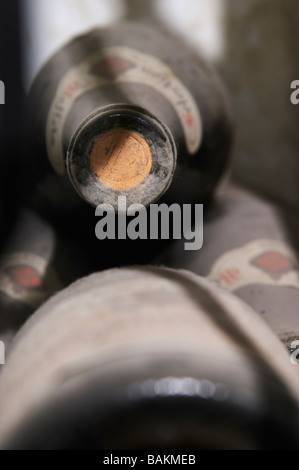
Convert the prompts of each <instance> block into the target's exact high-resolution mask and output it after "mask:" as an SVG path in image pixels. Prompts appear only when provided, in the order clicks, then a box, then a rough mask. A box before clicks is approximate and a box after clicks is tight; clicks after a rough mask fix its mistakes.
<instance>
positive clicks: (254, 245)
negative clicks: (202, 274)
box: [208, 239, 299, 291]
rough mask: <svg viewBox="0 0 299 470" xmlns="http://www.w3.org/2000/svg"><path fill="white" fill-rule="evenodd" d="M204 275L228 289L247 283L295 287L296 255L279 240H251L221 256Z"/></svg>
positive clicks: (298, 272)
mask: <svg viewBox="0 0 299 470" xmlns="http://www.w3.org/2000/svg"><path fill="white" fill-rule="evenodd" d="M208 278H209V279H211V280H214V281H217V282H218V283H219V284H221V285H222V286H223V287H225V288H226V289H228V290H230V291H235V290H236V289H239V288H240V287H243V286H247V285H250V284H268V285H274V286H287V287H293V288H295V289H299V263H298V255H297V254H296V253H295V251H294V250H292V249H291V248H290V247H289V246H288V245H287V244H286V243H284V242H283V241H279V240H268V239H260V240H254V241H253V242H251V243H248V244H247V245H245V246H242V247H241V248H237V249H235V250H232V251H229V252H227V253H225V254H224V255H223V256H221V257H220V258H219V259H218V260H217V261H216V263H215V264H214V266H213V267H212V269H211V271H210V273H209V275H208Z"/></svg>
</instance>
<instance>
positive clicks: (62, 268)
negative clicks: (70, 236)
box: [0, 208, 84, 348]
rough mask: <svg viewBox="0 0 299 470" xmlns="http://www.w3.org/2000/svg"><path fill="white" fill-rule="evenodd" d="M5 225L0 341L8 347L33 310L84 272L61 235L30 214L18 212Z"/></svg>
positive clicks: (0, 278) (0, 261)
mask: <svg viewBox="0 0 299 470" xmlns="http://www.w3.org/2000/svg"><path fill="white" fill-rule="evenodd" d="M6 222H7V219H5V220H4V223H3V226H4V227H5V228H6V229H7V233H6V234H5V236H4V237H3V238H4V240H3V246H2V247H1V257H0V312H1V313H0V340H2V341H4V343H5V346H6V348H8V347H9V345H10V342H11V340H12V338H13V336H14V334H15V333H16V331H17V330H18V329H19V328H20V326H21V325H22V324H23V323H24V322H25V320H26V319H27V318H28V317H29V316H30V315H31V314H32V313H33V312H34V310H36V309H37V308H38V307H39V306H40V305H41V304H42V303H43V302H44V301H45V300H46V299H47V298H48V297H50V296H51V295H53V294H55V293H56V292H57V291H59V290H60V289H62V288H63V287H64V286H66V285H68V284H69V283H70V282H72V281H74V280H75V279H76V278H78V277H79V276H82V272H84V271H83V266H78V265H77V264H76V262H74V261H73V258H74V256H72V255H73V253H72V248H70V247H66V246H67V245H66V243H65V242H64V241H63V240H62V236H61V234H59V236H58V234H57V232H56V231H54V230H53V228H52V227H51V226H50V225H49V224H48V223H47V222H46V221H45V220H42V219H41V218H39V217H38V216H36V215H35V214H34V213H33V212H32V211H29V210H27V209H24V208H23V209H21V210H19V212H17V213H16V214H15V217H14V223H11V227H9V228H8V227H7V226H8V225H9V224H8V223H6ZM75 254H76V259H77V261H78V259H81V256H80V255H79V254H77V253H75Z"/></svg>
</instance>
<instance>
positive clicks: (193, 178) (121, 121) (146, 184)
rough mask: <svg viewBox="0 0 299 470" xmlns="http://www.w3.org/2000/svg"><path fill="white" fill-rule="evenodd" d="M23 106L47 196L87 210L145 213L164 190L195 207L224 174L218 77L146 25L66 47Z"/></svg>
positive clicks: (226, 126) (224, 121)
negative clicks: (138, 208)
mask: <svg viewBox="0 0 299 470" xmlns="http://www.w3.org/2000/svg"><path fill="white" fill-rule="evenodd" d="M27 107H28V109H29V115H28V116H27V121H28V125H29V131H28V132H29V135H30V138H29V142H30V143H29V148H30V152H29V155H31V154H33V155H34V156H35V162H34V167H35V173H36V175H37V180H38V181H39V184H40V187H43V191H44V192H45V188H47V187H49V192H50V193H51V183H49V181H53V179H55V180H56V181H58V180H59V181H60V183H59V185H60V188H61V191H63V190H65V194H69V193H70V194H72V195H73V197H74V194H73V193H74V190H76V192H77V193H78V194H79V195H80V197H81V198H83V199H84V200H85V201H87V202H88V203H89V204H91V205H92V206H97V205H98V204H100V203H107V204H111V205H113V206H114V207H115V208H117V198H118V196H124V195H125V196H126V197H127V203H128V205H130V204H132V203H141V204H143V205H145V206H148V205H149V204H150V203H152V202H155V201H156V200H158V199H159V198H160V197H161V196H162V195H163V194H164V193H165V192H166V191H167V196H168V197H170V198H171V199H172V198H173V199H176V200H177V199H180V200H183V201H185V202H187V201H191V200H193V199H194V197H196V200H197V201H200V200H204V199H206V198H208V197H209V196H210V195H211V193H212V191H213V188H214V187H215V185H216V184H217V182H218V180H219V178H220V176H221V175H222V173H223V171H224V169H225V167H226V163H227V159H228V154H229V148H230V141H231V124H230V112H229V110H228V105H227V99H226V94H225V92H224V90H223V87H222V84H221V83H220V81H219V79H218V78H217V76H216V73H215V72H214V70H212V69H211V68H210V66H209V65H208V64H206V63H205V61H204V60H202V59H201V58H200V57H198V54H196V53H195V52H194V51H193V50H192V49H191V48H190V47H189V46H187V45H185V44H184V43H183V42H182V40H181V39H178V38H176V37H173V36H172V35H171V34H170V33H168V32H164V31H160V30H159V31H158V30H155V29H152V28H150V27H148V26H145V25H143V24H138V23H120V24H116V25H113V26H110V27H108V28H102V29H94V30H92V31H91V32H89V33H87V34H84V35H82V36H80V37H77V38H75V39H74V40H72V41H71V42H69V43H68V44H67V45H66V46H64V47H63V48H62V49H60V50H59V51H58V52H57V53H56V54H54V56H53V57H52V58H51V59H50V60H49V61H48V63H47V64H46V65H45V66H44V67H43V68H42V69H41V71H40V72H39V74H38V76H37V78H36V80H35V81H34V83H33V85H32V87H31V91H30V93H29V98H28V105H27ZM54 174H56V177H55V178H54V176H53V175H54ZM70 183H71V184H70ZM62 188H63V189H62ZM70 197H71V196H70ZM77 197H78V196H77Z"/></svg>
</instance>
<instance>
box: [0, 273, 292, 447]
mask: <svg viewBox="0 0 299 470" xmlns="http://www.w3.org/2000/svg"><path fill="white" fill-rule="evenodd" d="M0 413H1V422H0V446H1V448H2V449H34V450H37V449H52V450H56V449H93V450H95V449H105V450H108V449H109V450H113V449H118V450H119V449H130V450H132V449H135V450H137V449H147V450H149V449H165V448H167V449H168V450H169V449H176V450H179V449H183V448H184V449H186V448H187V449H217V448H219V449H227V448H230V449H232V448H234V449H241V448H242V449H243V448H244V449H245V448H255V449H258V448H286V447H287V448H293V447H296V446H298V422H297V420H298V377H297V374H296V370H295V368H294V367H293V366H292V365H291V362H290V359H289V357H288V355H287V353H286V351H285V348H284V347H283V346H282V345H281V343H280V342H279V340H278V339H277V338H276V337H275V335H274V334H273V332H272V331H271V330H270V329H269V328H268V326H267V325H266V324H265V323H264V322H263V321H262V320H261V319H260V317H259V316H258V315H257V314H256V313H255V312H254V311H253V310H252V309H250V307H249V306H247V305H246V304H244V303H243V302H241V301H240V300H239V299H238V298H237V297H235V296H233V295H232V294H230V293H228V292H226V291H225V290H224V289H220V288H219V287H218V286H216V285H215V284H214V283H212V282H211V281H208V280H206V279H203V278H200V277H199V276H196V275H195V274H193V273H189V272H187V271H175V270H170V269H159V268H154V267H152V268H150V267H139V268H122V269H112V270H108V271H105V272H101V273H96V274H93V275H91V276H88V277H86V278H84V279H81V280H79V281H77V282H76V283H74V284H73V285H71V286H70V287H69V288H67V289H65V290H64V291H61V292H60V293H59V294H57V295H56V296H54V297H52V298H51V299H49V300H48V301H47V302H46V303H45V304H44V305H43V306H42V307H41V308H40V309H39V310H38V311H37V312H36V313H35V314H34V315H33V316H32V317H31V318H30V319H29V320H28V322H27V323H26V324H25V325H24V327H23V328H22V330H21V331H20V332H19V333H18V335H17V337H16V338H15V340H14V343H13V345H12V347H11V351H10V355H9V357H8V359H7V363H6V365H5V366H4V368H3V373H2V376H1V377H0ZM290 422H292V426H290Z"/></svg>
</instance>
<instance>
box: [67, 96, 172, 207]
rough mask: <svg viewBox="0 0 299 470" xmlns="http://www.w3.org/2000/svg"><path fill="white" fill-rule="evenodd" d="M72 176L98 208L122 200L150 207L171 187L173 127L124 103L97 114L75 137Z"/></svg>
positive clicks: (71, 147) (70, 155)
mask: <svg viewBox="0 0 299 470" xmlns="http://www.w3.org/2000/svg"><path fill="white" fill-rule="evenodd" d="M66 165H67V170H68V175H69V178H70V180H71V182H72V184H73V186H74V187H75V189H76V191H77V192H78V193H79V195H80V196H81V197H82V198H83V199H84V200H85V201H86V202H88V203H89V204H91V205H92V206H98V205H99V204H103V203H104V204H110V205H111V206H112V207H113V208H114V209H115V210H116V211H117V210H118V197H120V196H126V198H127V206H129V205H131V204H136V203H138V204H142V205H144V206H145V207H147V206H148V205H149V204H151V203H153V202H155V201H157V200H158V199H159V198H160V197H161V196H162V195H163V193H164V192H165V191H166V190H167V189H168V187H169V185H170V183H171V180H172V177H173V174H174V170H175V167H176V147H175V144H174V140H173V137H172V135H171V133H170V131H169V129H168V128H167V127H166V126H165V125H164V124H163V123H162V122H161V121H160V120H158V119H157V118H156V117H154V116H153V115H151V114H150V113H148V112H147V111H146V110H144V109H142V108H138V107H135V106H130V105H125V104H118V105H113V106H107V107H105V108H101V109H98V110H96V111H95V112H94V113H93V114H92V115H90V116H88V118H87V119H86V120H85V121H84V122H83V123H81V124H80V125H79V126H78V128H77V129H76V131H75V132H74V134H73V137H72V139H71V142H70V145H69V148H68V152H67V161H66Z"/></svg>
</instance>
